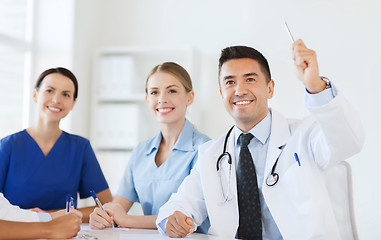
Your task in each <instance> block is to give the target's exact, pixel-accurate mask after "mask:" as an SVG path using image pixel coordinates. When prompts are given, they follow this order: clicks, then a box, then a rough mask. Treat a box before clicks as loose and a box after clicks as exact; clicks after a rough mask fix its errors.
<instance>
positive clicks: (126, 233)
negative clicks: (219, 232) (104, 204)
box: [74, 224, 221, 240]
mask: <svg viewBox="0 0 381 240" xmlns="http://www.w3.org/2000/svg"><path fill="white" fill-rule="evenodd" d="M83 235H86V236H92V237H96V238H97V239H98V240H124V239H128V240H135V239H139V240H144V239H147V240H148V239H149V240H162V239H170V238H169V237H165V236H162V235H161V234H160V233H159V232H158V231H157V230H151V229H133V228H114V229H113V228H107V229H103V230H93V229H90V227H89V225H88V224H82V225H81V231H80V232H79V233H78V236H77V237H76V238H74V239H86V238H81V237H82V236H83ZM87 239H95V238H87ZM177 239H179V238H177ZM182 239H221V238H220V237H218V238H217V237H215V236H211V235H207V234H200V233H192V234H189V235H188V236H186V238H182Z"/></svg>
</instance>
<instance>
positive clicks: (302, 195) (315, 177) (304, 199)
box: [283, 161, 323, 208]
mask: <svg viewBox="0 0 381 240" xmlns="http://www.w3.org/2000/svg"><path fill="white" fill-rule="evenodd" d="M320 177H321V176H320V174H318V170H317V169H316V168H315V167H314V166H311V165H310V164H308V162H307V161H305V162H302V163H301V165H299V164H298V162H295V163H293V164H292V165H291V166H290V167H289V168H288V169H287V170H286V171H285V173H284V177H283V185H284V186H287V195H288V198H289V199H290V200H291V199H292V202H293V203H294V204H296V207H297V208H303V207H305V206H306V204H308V203H309V200H310V199H314V198H319V195H320V194H321V190H323V189H321V181H320V180H319V179H320Z"/></svg>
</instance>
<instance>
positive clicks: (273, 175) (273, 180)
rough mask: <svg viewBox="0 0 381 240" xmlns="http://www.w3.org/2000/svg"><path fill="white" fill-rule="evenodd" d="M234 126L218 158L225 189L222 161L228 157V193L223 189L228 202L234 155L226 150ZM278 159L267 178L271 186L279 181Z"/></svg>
mask: <svg viewBox="0 0 381 240" xmlns="http://www.w3.org/2000/svg"><path fill="white" fill-rule="evenodd" d="M233 128H234V126H233V127H231V128H230V129H229V131H228V133H227V134H226V137H225V142H224V149H223V151H222V154H221V155H220V156H219V157H218V159H217V172H218V173H219V176H220V183H221V188H222V189H224V188H223V186H222V180H221V171H220V170H221V162H223V159H225V158H227V162H228V164H229V179H228V188H227V193H226V194H225V192H224V191H222V193H223V195H224V200H225V202H227V201H228V200H229V189H230V178H231V171H232V157H231V155H230V153H229V152H227V151H226V145H227V142H228V139H229V136H230V133H231V132H232V131H233ZM282 147H283V146H282ZM282 147H279V149H282ZM278 160H279V156H278V158H277V159H276V161H275V163H274V165H273V168H272V169H271V173H270V175H269V176H268V177H267V178H266V185H267V186H269V187H271V186H274V185H275V184H276V183H277V182H278V181H279V175H278V173H276V172H275V169H276V165H277V164H278Z"/></svg>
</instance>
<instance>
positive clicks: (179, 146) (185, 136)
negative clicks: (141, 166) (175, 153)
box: [146, 119, 194, 155]
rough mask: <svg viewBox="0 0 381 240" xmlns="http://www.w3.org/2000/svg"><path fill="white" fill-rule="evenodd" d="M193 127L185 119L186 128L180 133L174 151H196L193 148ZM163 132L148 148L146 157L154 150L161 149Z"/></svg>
mask: <svg viewBox="0 0 381 240" xmlns="http://www.w3.org/2000/svg"><path fill="white" fill-rule="evenodd" d="M193 131H194V128H193V125H192V124H191V123H190V122H189V121H188V120H187V119H185V123H184V127H183V129H182V130H181V132H180V135H179V137H178V138H177V141H176V143H175V146H174V147H173V149H176V150H180V151H185V152H189V151H194V147H193ZM161 138H162V136H161V131H160V132H159V133H158V134H157V135H156V136H155V137H154V138H153V139H152V141H150V143H149V145H148V146H147V148H146V149H147V151H146V155H149V154H151V153H152V152H153V151H154V150H156V149H159V146H160V142H161Z"/></svg>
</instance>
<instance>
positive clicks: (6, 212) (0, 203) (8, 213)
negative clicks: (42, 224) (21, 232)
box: [0, 193, 40, 222]
mask: <svg viewBox="0 0 381 240" xmlns="http://www.w3.org/2000/svg"><path fill="white" fill-rule="evenodd" d="M0 220H7V221H17V222H39V221H40V219H39V217H38V214H37V213H36V212H32V211H29V210H24V209H21V208H19V207H18V206H14V205H12V204H10V203H9V201H8V200H7V199H6V198H5V197H4V195H3V194H2V193H0Z"/></svg>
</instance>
